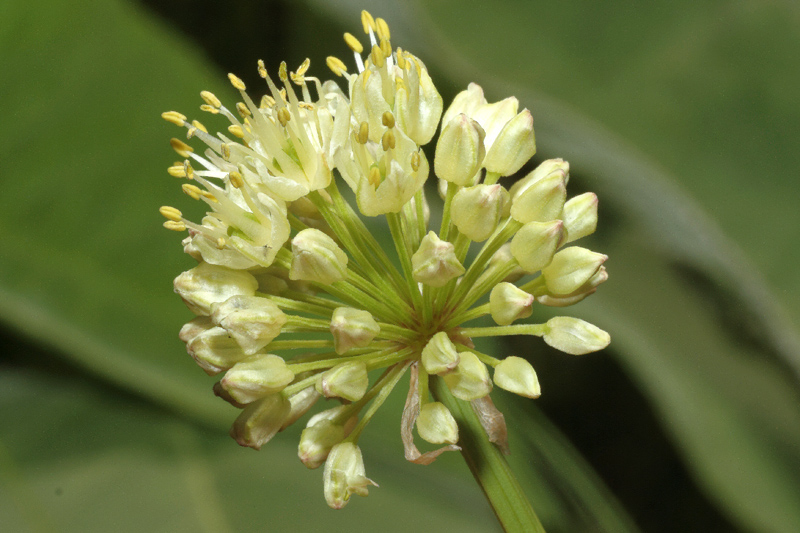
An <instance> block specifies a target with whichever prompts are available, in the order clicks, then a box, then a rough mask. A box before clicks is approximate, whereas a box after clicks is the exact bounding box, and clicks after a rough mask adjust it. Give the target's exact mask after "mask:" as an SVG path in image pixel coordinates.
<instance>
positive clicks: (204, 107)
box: [200, 104, 219, 115]
mask: <svg viewBox="0 0 800 533" xmlns="http://www.w3.org/2000/svg"><path fill="white" fill-rule="evenodd" d="M200 110H201V111H205V112H206V113H211V114H212V115H216V114H217V113H219V109H217V108H216V107H214V106H212V105H208V104H203V105H201V106H200Z"/></svg>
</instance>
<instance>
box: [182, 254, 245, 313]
mask: <svg viewBox="0 0 800 533" xmlns="http://www.w3.org/2000/svg"><path fill="white" fill-rule="evenodd" d="M174 285H175V292H176V293H178V294H179V295H180V297H181V298H183V301H184V302H185V303H186V306H187V307H188V308H189V309H190V310H191V311H192V312H193V313H194V314H196V315H210V314H211V306H212V305H213V304H215V303H222V302H224V301H225V300H227V299H228V298H230V297H231V296H238V295H245V296H253V295H254V294H255V292H256V288H258V282H257V281H256V279H255V278H254V277H253V276H252V275H251V274H250V273H249V272H245V271H243V270H232V269H230V268H226V267H223V266H217V265H210V264H208V263H200V264H199V265H197V266H196V267H194V268H193V269H191V270H187V271H186V272H184V273H183V274H181V275H180V276H178V277H177V278H175V283H174Z"/></svg>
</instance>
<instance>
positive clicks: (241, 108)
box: [236, 102, 252, 118]
mask: <svg viewBox="0 0 800 533" xmlns="http://www.w3.org/2000/svg"><path fill="white" fill-rule="evenodd" d="M236 111H238V112H239V116H240V117H242V118H245V117H249V116H251V115H252V113H250V110H249V109H248V108H247V106H246V105H244V103H242V102H236Z"/></svg>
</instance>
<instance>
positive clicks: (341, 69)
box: [325, 56, 347, 76]
mask: <svg viewBox="0 0 800 533" xmlns="http://www.w3.org/2000/svg"><path fill="white" fill-rule="evenodd" d="M325 64H326V65H328V68H329V69H331V71H332V72H333V73H334V74H336V75H337V76H341V75H342V74H344V73H346V72H347V66H345V64H344V63H342V60H341V59H339V58H338V57H334V56H328V58H327V59H326V60H325Z"/></svg>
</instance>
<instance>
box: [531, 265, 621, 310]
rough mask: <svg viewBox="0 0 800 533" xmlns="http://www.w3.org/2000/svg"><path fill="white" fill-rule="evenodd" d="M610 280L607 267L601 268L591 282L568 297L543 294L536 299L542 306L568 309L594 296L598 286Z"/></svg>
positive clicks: (590, 279)
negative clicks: (569, 306)
mask: <svg viewBox="0 0 800 533" xmlns="http://www.w3.org/2000/svg"><path fill="white" fill-rule="evenodd" d="M606 280H608V272H606V267H602V266H601V267H600V269H599V270H598V271H597V272H596V273H595V275H594V276H592V277H591V278H589V281H587V282H586V283H584V284H583V285H581V286H580V287H578V289H577V290H575V291H573V292H572V293H570V294H568V295H566V296H555V295H552V294H547V293H546V294H541V295H539V296H537V297H536V301H537V302H538V303H540V304H542V305H546V306H549V307H567V306H568V305H574V304H576V303H578V302H580V301H581V300H583V299H584V298H586V297H587V296H589V295H591V294H594V293H595V292H596V291H597V286H598V285H600V284H601V283H604V282H605V281H606Z"/></svg>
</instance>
